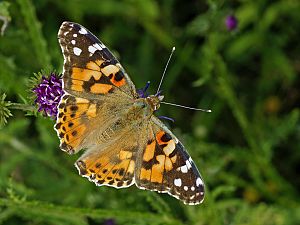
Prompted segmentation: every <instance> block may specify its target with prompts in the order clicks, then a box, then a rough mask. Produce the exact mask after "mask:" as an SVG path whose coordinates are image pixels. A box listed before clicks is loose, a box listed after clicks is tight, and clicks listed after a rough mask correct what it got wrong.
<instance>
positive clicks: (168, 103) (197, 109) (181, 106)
mask: <svg viewBox="0 0 300 225" xmlns="http://www.w3.org/2000/svg"><path fill="white" fill-rule="evenodd" d="M160 103H162V104H165V105H172V106H177V107H180V108H185V109H192V110H196V111H202V112H208V113H210V112H211V110H210V109H199V108H193V107H189V106H185V105H178V104H174V103H170V102H160Z"/></svg>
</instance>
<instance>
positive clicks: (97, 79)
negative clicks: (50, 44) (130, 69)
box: [55, 22, 204, 204]
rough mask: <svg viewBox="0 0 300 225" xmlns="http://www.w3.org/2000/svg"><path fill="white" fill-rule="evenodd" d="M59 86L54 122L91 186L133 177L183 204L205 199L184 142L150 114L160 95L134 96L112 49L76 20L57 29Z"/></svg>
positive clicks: (121, 184)
mask: <svg viewBox="0 0 300 225" xmlns="http://www.w3.org/2000/svg"><path fill="white" fill-rule="evenodd" d="M58 38H59V43H60V46H61V48H62V52H63V55H64V71H63V88H64V91H65V94H64V96H63V97H62V99H61V101H60V103H59V106H58V110H59V112H58V116H57V121H56V125H55V129H56V131H57V134H58V136H59V138H60V148H61V149H62V150H63V151H66V152H67V153H69V154H74V153H76V152H78V151H79V150H81V149H85V152H84V153H83V154H82V156H81V157H80V158H79V159H78V160H77V161H76V163H75V166H76V167H77V169H78V171H79V174H80V175H82V176H83V177H87V178H88V179H89V180H90V181H92V182H94V183H95V184H96V185H98V186H101V185H107V186H112V187H115V188H124V187H129V186H131V185H132V184H134V183H135V184H136V186H137V187H138V188H140V189H147V190H151V191H157V192H160V193H168V194H170V195H172V196H174V197H175V198H177V199H180V200H182V201H183V202H184V203H185V204H199V203H201V202H202V201H203V198H204V185H203V181H202V179H201V176H200V174H199V172H198V170H197V168H196V166H195V164H194V163H193V161H192V159H191V157H190V156H189V155H188V153H187V152H186V150H185V148H184V146H183V145H182V144H181V143H180V142H179V141H178V139H177V138H176V137H175V136H174V135H173V134H172V132H171V131H170V130H169V129H168V128H167V127H166V126H165V125H164V124H163V123H162V122H161V121H160V120H159V119H158V118H157V117H156V116H154V114H153V113H154V111H156V110H157V109H158V108H159V106H160V102H161V101H162V98H163V96H161V95H159V94H158V95H150V96H147V97H145V98H143V97H140V96H139V95H138V93H137V91H136V88H135V86H134V84H133V83H132V81H131V80H130V78H129V76H128V75H127V73H126V72H125V70H124V69H123V67H122V66H121V64H120V63H119V62H118V60H117V59H116V58H115V57H114V56H113V55H112V53H111V52H110V51H109V50H108V49H107V48H106V47H105V45H104V44H103V43H102V42H101V41H99V40H98V39H97V38H96V37H95V36H94V35H93V34H92V33H91V32H89V31H88V30H87V29H86V28H84V27H82V26H81V25H79V24H76V23H72V22H64V23H63V24H62V25H61V27H60V29H59V32H58Z"/></svg>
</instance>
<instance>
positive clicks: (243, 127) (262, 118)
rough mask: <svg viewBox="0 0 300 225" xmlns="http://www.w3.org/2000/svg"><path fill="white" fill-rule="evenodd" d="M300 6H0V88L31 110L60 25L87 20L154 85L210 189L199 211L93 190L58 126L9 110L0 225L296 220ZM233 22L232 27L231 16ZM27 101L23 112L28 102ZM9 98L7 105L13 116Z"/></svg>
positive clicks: (139, 80) (50, 0) (52, 0)
mask: <svg viewBox="0 0 300 225" xmlns="http://www.w3.org/2000/svg"><path fill="white" fill-rule="evenodd" d="M299 12H300V1H297V0H278V1H270V0H260V1H250V0H244V1H241V0H240V1H233V0H232V1H226V0H223V1H213V0H206V1H205V0H203V1H200V0H199V1H180V0H165V1H158V0H156V1H155V0H122V1H117V0H101V1H97V0H86V1H79V0H65V1H59V0H39V1H38V0H35V1H34V0H15V1H1V2H0V20H1V21H0V25H2V26H3V25H4V26H5V25H6V24H7V23H8V24H7V27H6V29H5V30H3V34H2V36H0V92H1V93H6V95H7V97H6V100H7V101H11V102H12V103H22V104H23V103H24V104H28V103H29V100H28V80H29V78H30V77H32V76H33V73H35V72H39V71H41V70H42V69H46V70H54V69H56V71H58V72H61V71H62V64H63V56H62V53H61V50H60V47H59V45H58V41H57V32H58V29H59V27H60V25H61V23H62V22H63V21H65V20H68V21H73V22H77V23H80V24H82V25H83V26H85V27H86V28H88V29H89V30H90V31H92V32H93V33H94V34H95V35H96V36H98V37H99V38H100V39H101V40H102V41H103V42H104V43H105V44H106V46H108V47H109V48H110V49H111V50H112V51H113V52H114V54H115V55H116V56H117V58H119V59H120V61H121V63H122V64H123V66H124V67H125V69H126V70H127V72H128V74H129V75H130V76H131V78H132V80H133V81H134V82H135V84H136V87H137V88H141V87H143V86H144V85H145V83H146V82H147V81H148V80H150V81H151V87H150V92H152V93H154V92H155V90H156V88H157V86H158V83H159V80H160V77H161V75H162V71H163V68H164V66H165V64H166V61H167V58H168V55H169V53H170V51H171V48H172V46H176V49H177V50H176V51H175V54H174V57H173V59H172V60H171V64H170V66H169V68H168V72H167V75H166V78H165V80H164V83H163V85H162V88H163V90H164V95H165V100H166V101H169V102H175V103H177V104H184V105H189V106H193V107H201V108H211V109H212V111H213V112H212V113H202V112H196V111H190V110H185V109H182V108H175V107H172V106H167V105H163V106H162V107H161V109H160V111H159V112H158V115H165V116H168V117H172V118H174V119H175V121H176V122H175V123H174V124H173V123H168V122H166V123H167V124H168V125H169V126H170V127H171V129H172V130H173V131H174V133H175V134H176V135H177V136H178V137H179V139H181V140H182V142H183V143H184V145H185V146H186V148H187V149H188V151H189V153H190V155H191V156H192V157H193V159H194V161H195V163H196V165H197V166H198V168H199V170H200V172H201V174H202V176H203V178H204V181H205V183H206V190H207V192H206V197H205V200H204V202H203V204H201V205H197V206H186V205H183V204H182V203H181V202H179V201H178V200H176V199H174V198H172V197H171V196H168V195H166V194H157V193H154V192H149V191H142V190H139V189H137V188H136V187H135V186H132V187H130V188H128V189H122V190H116V189H114V188H109V187H96V186H95V185H94V184H93V183H90V182H88V181H87V180H86V179H85V178H81V177H80V176H79V175H78V173H77V170H76V169H75V167H74V166H73V163H74V162H75V161H76V159H77V158H78V157H79V154H78V155H75V156H74V155H73V156H70V155H67V154H65V153H64V152H62V151H61V150H60V149H59V147H58V146H59V140H58V138H57V137H56V133H55V131H54V130H53V125H54V121H53V120H51V119H49V118H45V117H43V116H42V115H37V116H34V115H31V116H30V115H26V114H28V112H26V111H24V110H16V109H12V108H11V112H12V114H13V116H12V117H10V118H8V123H7V124H6V125H5V126H2V128H1V129H0V223H1V224H8V225H11V224H55V225H60V224H61V225H64V224H76V225H77V224H78V225H79V224H80V225H81V224H82V225H88V224H91V225H94V224H106V225H114V224H151V225H153V224H199V225H200V224H245V225H246V224H249V225H250V224H278V225H279V224H300V204H299V201H300V191H299V190H300V178H299V171H300V151H299V150H300V118H299V102H300V77H299V72H300V44H299V40H300V39H299V37H300V13H299ZM230 15H235V17H236V18H237V20H238V25H237V27H236V28H235V29H232V30H229V29H228V28H227V27H226V25H225V20H226V17H227V16H230ZM24 107H25V106H24ZM3 108H5V107H4V106H3V103H2V104H0V111H1V110H2V111H3V110H4V109H3Z"/></svg>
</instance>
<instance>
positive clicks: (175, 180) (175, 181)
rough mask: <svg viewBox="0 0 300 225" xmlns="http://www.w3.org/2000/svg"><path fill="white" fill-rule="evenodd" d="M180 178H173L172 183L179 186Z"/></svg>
mask: <svg viewBox="0 0 300 225" xmlns="http://www.w3.org/2000/svg"><path fill="white" fill-rule="evenodd" d="M181 184H182V182H181V179H180V178H177V179H174V185H175V186H177V187H181Z"/></svg>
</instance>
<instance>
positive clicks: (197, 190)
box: [135, 116, 204, 205]
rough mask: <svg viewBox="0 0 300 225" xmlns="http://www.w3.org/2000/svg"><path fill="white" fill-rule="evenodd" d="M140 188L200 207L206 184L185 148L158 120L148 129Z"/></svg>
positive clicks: (139, 170) (137, 174)
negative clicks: (168, 195)
mask: <svg viewBox="0 0 300 225" xmlns="http://www.w3.org/2000/svg"><path fill="white" fill-rule="evenodd" d="M140 152H141V155H139V157H138V160H139V164H138V165H139V166H138V167H137V168H136V172H135V181H136V185H137V186H138V187H140V188H142V189H147V190H152V191H158V192H166V193H168V194H170V195H172V196H174V197H175V198H177V199H180V200H182V201H183V202H184V203H185V204H191V205H193V204H199V203H201V202H202V201H203V198H204V184H203V181H202V178H201V176H200V173H199V172H198V169H197V168H196V166H195V164H194V162H193V160H192V159H191V157H190V156H189V154H188V153H187V151H186V150H185V148H184V146H183V145H182V144H181V143H180V142H179V141H178V139H177V138H176V137H175V136H174V135H173V134H172V133H171V131H170V130H169V129H168V128H167V127H166V126H165V125H163V124H162V123H161V122H160V121H159V120H158V119H157V118H156V117H154V116H153V117H152V121H151V123H150V125H149V128H148V137H147V144H146V146H145V147H144V149H143V150H141V151H140Z"/></svg>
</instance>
